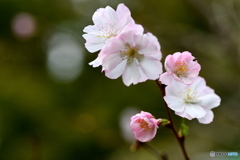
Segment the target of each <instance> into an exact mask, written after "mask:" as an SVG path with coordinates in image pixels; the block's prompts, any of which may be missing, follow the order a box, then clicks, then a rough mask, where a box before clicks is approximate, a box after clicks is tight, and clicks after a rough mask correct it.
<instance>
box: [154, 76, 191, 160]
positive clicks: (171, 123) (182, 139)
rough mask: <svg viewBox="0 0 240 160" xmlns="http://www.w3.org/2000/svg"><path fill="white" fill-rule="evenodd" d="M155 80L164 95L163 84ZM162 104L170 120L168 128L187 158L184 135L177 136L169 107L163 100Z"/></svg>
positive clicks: (187, 159)
mask: <svg viewBox="0 0 240 160" xmlns="http://www.w3.org/2000/svg"><path fill="white" fill-rule="evenodd" d="M155 82H156V83H157V85H158V88H159V89H160V91H161V93H162V96H163V97H164V96H165V85H163V84H161V83H160V82H159V81H158V80H155ZM164 105H165V108H166V111H167V115H168V118H169V121H170V125H169V128H170V129H171V130H172V131H173V134H174V136H175V137H176V138H177V140H178V143H179V145H180V148H181V150H182V152H183V155H184V158H185V160H189V158H188V155H187V152H186V149H185V146H184V137H179V136H178V133H177V131H176V128H175V126H174V123H173V119H172V116H171V113H170V109H169V107H168V105H167V103H166V102H165V101H164Z"/></svg>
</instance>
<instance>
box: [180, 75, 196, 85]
mask: <svg viewBox="0 0 240 160" xmlns="http://www.w3.org/2000/svg"><path fill="white" fill-rule="evenodd" d="M180 79H181V80H182V82H183V83H184V84H188V85H189V84H192V83H193V81H194V79H193V78H188V77H181V78H180Z"/></svg>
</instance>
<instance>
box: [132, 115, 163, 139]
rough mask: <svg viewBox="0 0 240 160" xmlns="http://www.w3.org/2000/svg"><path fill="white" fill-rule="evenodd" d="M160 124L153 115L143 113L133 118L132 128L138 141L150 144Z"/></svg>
mask: <svg viewBox="0 0 240 160" xmlns="http://www.w3.org/2000/svg"><path fill="white" fill-rule="evenodd" d="M159 123H160V122H159V121H158V120H157V119H155V118H154V117H153V116H152V114H150V113H148V112H144V111H141V113H138V114H136V115H135V116H132V117H131V123H130V128H131V130H132V131H133V133H134V135H135V137H136V139H137V140H139V141H140V142H149V141H151V140H152V139H153V138H154V137H155V135H156V133H157V129H158V125H159Z"/></svg>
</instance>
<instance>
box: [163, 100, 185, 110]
mask: <svg viewBox="0 0 240 160" xmlns="http://www.w3.org/2000/svg"><path fill="white" fill-rule="evenodd" d="M164 100H165V102H166V103H167V105H168V107H169V108H170V109H172V110H174V111H176V112H182V111H183V110H184V106H185V104H184V102H183V101H182V100H181V99H179V98H178V97H174V96H164Z"/></svg>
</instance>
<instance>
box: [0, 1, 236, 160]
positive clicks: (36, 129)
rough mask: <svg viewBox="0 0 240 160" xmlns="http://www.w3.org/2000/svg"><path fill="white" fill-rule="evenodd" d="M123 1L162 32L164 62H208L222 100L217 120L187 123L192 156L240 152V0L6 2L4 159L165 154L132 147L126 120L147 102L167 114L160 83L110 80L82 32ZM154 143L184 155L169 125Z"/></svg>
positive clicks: (115, 159) (0, 130) (0, 108)
mask: <svg viewBox="0 0 240 160" xmlns="http://www.w3.org/2000/svg"><path fill="white" fill-rule="evenodd" d="M119 3H125V5H126V6H128V7H129V9H130V10H131V12H132V17H133V18H134V20H135V21H136V23H139V24H142V25H143V26H144V28H145V31H146V32H151V33H153V34H154V35H156V36H157V37H158V39H159V42H160V44H161V46H162V53H163V56H164V57H163V60H164V58H165V57H166V56H167V55H168V54H173V53H174V52H177V51H179V52H182V51H185V50H187V51H190V52H191V53H192V54H193V56H195V57H196V58H197V59H198V62H199V63H200V64H201V66H202V70H201V72H200V76H202V77H204V78H205V79H206V81H207V85H208V86H210V87H211V88H214V89H215V92H216V93H217V94H218V95H219V96H220V97H221V98H222V102H221V106H220V107H218V108H216V109H215V110H214V115H215V118H214V120H213V122H212V123H211V124H209V125H203V124H200V123H198V122H197V120H192V121H187V125H189V126H190V130H189V134H188V137H187V139H186V148H187V151H188V152H189V155H190V158H191V159H197V160H198V159H210V158H209V152H210V151H215V152H217V151H226V152H228V151H229V152H234V151H236V152H238V153H240V139H239V134H240V128H239V123H238V119H239V116H240V110H239V99H240V83H239V80H240V63H239V59H240V39H239V37H240V2H239V1H238V0H227V1H226V0H209V1H196V0H180V1H177V0H168V1H157V0H150V1H145V0H138V1H128V0H122V1H118V0H116V1H111V0H99V1H96V0H71V1H69V0H53V1H44V0H34V1H32V0H21V1H17V0H1V1H0V11H1V14H0V20H1V21H0V26H1V27H0V28H1V30H0V75H1V76H0V77H1V78H0V159H1V160H16V159H17V160H28V159H29V160H45V159H46V160H66V159H67V160H79V159H91V160H94V159H97V160H99V159H104V160H123V159H138V160H146V159H148V160H151V159H153V160H154V159H155V157H153V156H152V155H149V153H148V152H146V151H145V150H143V149H140V150H139V151H137V153H133V152H130V151H129V147H130V142H129V141H131V138H130V137H129V138H126V135H125V136H124V133H125V131H122V129H121V128H122V127H121V126H123V124H122V123H125V122H120V119H121V118H120V117H124V115H125V113H126V116H127V115H128V112H129V113H132V112H135V111H132V110H131V109H130V110H128V108H129V106H137V107H138V108H137V109H136V110H144V111H146V112H150V113H152V114H153V115H154V116H155V117H162V118H167V115H166V112H165V109H164V107H163V100H162V98H161V94H160V93H159V90H158V88H157V86H156V84H154V82H153V81H147V82H146V83H141V84H138V85H132V86H130V87H126V86H125V85H124V84H123V83H122V80H121V79H117V80H110V79H108V78H106V77H105V76H104V74H103V73H101V68H92V67H91V66H89V65H88V63H89V62H91V61H92V60H94V59H95V58H96V54H90V53H88V52H87V51H86V50H85V49H84V43H85V41H84V39H83V38H82V34H83V32H82V30H83V28H84V27H85V26H87V25H90V24H92V20H91V18H92V14H93V13H94V12H95V10H96V9H98V8H100V7H106V6H107V5H110V6H111V7H112V8H114V9H116V6H117V5H118V4H119ZM162 62H163V61H162ZM133 114H134V113H133ZM133 114H132V115H133ZM174 120H175V122H176V123H177V124H179V123H180V121H181V119H180V118H179V117H177V116H175V118H174ZM123 132H124V133H123ZM125 139H126V140H125ZM150 144H151V145H152V146H154V147H156V148H157V149H159V151H166V152H167V153H168V155H169V159H178V158H179V157H181V156H182V153H181V151H180V148H179V146H178V144H177V141H176V140H175V139H174V137H173V135H172V133H171V131H169V130H168V129H165V128H162V129H161V130H159V131H158V133H157V136H156V137H155V138H154V140H153V141H152V142H150ZM217 158H219V159H220V157H217ZM237 158H238V157H237ZM237 158H236V159H237ZM221 159H228V157H221Z"/></svg>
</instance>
